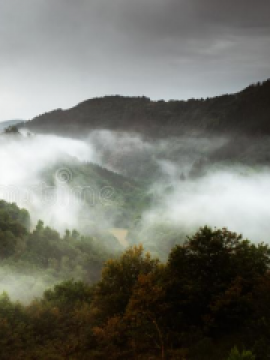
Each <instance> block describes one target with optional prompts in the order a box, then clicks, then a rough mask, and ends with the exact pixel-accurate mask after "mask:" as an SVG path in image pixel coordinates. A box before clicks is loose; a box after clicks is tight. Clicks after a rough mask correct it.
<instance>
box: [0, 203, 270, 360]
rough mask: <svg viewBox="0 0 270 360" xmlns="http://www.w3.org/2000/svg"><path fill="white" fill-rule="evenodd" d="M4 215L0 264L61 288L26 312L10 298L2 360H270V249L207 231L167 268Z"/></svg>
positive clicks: (0, 314) (0, 310)
mask: <svg viewBox="0 0 270 360" xmlns="http://www.w3.org/2000/svg"><path fill="white" fill-rule="evenodd" d="M0 208H1V212H0V229H1V265H2V266H5V265H6V266H7V264H9V266H10V267H13V268H15V267H16V268H17V270H19V271H23V269H27V268H28V270H27V271H31V272H32V274H33V275H34V276H35V272H37V271H38V268H37V267H39V268H40V270H41V269H42V272H43V273H44V274H48V275H47V276H51V277H54V279H55V286H54V287H52V288H51V289H50V290H46V291H45V292H44V294H43V296H42V297H40V298H37V299H36V300H33V301H31V302H28V303H25V302H24V303H20V302H18V301H16V302H15V301H12V300H11V299H10V297H9V295H8V294H7V293H3V294H2V296H1V298H0V324H1V326H0V332H1V340H0V344H1V346H0V358H1V359H3V360H4V359H13V360H16V359H41V360H42V359H44V360H45V359H46V360H47V359H59V360H60V359H181V360H184V359H185V360H189V359H190V360H204V359H205V360H206V359H207V360H216V359H220V360H223V359H224V360H240V359H245V360H254V359H256V360H264V359H265V360H266V359H268V355H269V351H270V348H269V331H270V312H269V294H270V276H269V263H270V250H269V248H268V246H267V245H264V244H257V245H256V244H253V243H251V242H250V241H249V240H246V239H243V238H242V237H241V236H240V235H238V234H236V233H234V232H230V231H229V230H227V229H220V230H219V229H211V228H209V227H203V228H201V229H200V230H198V232H197V233H196V234H195V235H193V236H191V237H189V238H187V239H186V241H185V242H184V243H183V244H182V245H177V246H175V247H173V248H172V249H171V251H170V253H169V256H168V259H167V260H166V261H164V262H161V261H160V260H159V259H158V258H154V257H153V256H151V255H150V254H149V253H146V252H144V250H143V248H142V246H134V247H130V248H128V249H127V250H126V251H125V252H123V253H122V254H118V255H117V254H114V255H112V254H109V253H108V252H106V251H105V250H102V248H101V247H100V244H98V245H97V243H95V241H94V240H93V239H91V238H85V237H82V236H80V235H79V233H78V232H76V231H73V232H69V231H67V232H66V234H65V236H64V237H60V235H59V234H58V233H57V232H56V231H54V230H52V229H50V228H47V227H45V226H44V224H43V223H42V222H39V223H38V225H37V226H36V228H35V229H34V230H33V231H32V232H31V231H29V228H28V225H29V215H28V213H27V211H25V210H21V209H19V208H18V207H17V206H16V205H15V204H8V203H5V202H3V201H2V202H1V203H0ZM3 239H4V241H3ZM29 269H30V270H29ZM101 269H102V272H101ZM24 271H26V270H24ZM61 275H62V276H64V278H65V279H66V280H65V281H64V282H61V281H59V279H60V278H61ZM75 278H76V279H77V280H76V279H75ZM57 279H58V282H57ZM79 279H80V280H79Z"/></svg>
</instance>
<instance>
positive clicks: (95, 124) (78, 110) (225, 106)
mask: <svg viewBox="0 0 270 360" xmlns="http://www.w3.org/2000/svg"><path fill="white" fill-rule="evenodd" d="M269 97H270V80H267V81H265V82H262V83H258V84H254V85H251V86H249V87H248V88H246V89H244V90H243V91H241V92H239V93H236V94H226V95H222V96H218V97H215V98H207V99H190V100H188V101H178V100H171V101H163V100H160V101H151V100H150V99H149V98H146V97H137V98H136V97H122V96H106V97H104V98H96V99H91V100H87V101H84V102H82V103H80V104H78V105H77V106H75V107H74V108H71V109H68V110H62V109H57V110H55V111H52V112H48V113H45V114H42V115H40V116H38V117H36V118H34V119H33V120H31V121H30V122H27V123H26V125H25V126H26V127H27V128H29V129H31V130H33V131H37V132H43V133H58V134H61V135H70V136H84V135H85V132H86V131H88V132H89V131H90V130H93V129H109V130H121V131H136V132H140V133H143V134H146V135H149V136H151V137H153V136H154V137H155V136H171V135H173V136H175V135H183V134H185V133H186V132H189V134H190V132H191V131H193V132H195V133H196V132H200V133H203V132H207V133H208V134H209V133H214V134H219V133H222V134H225V133H226V134H238V135H252V136H254V135H257V136H258V135H269V134H270V125H269V118H270V103H269Z"/></svg>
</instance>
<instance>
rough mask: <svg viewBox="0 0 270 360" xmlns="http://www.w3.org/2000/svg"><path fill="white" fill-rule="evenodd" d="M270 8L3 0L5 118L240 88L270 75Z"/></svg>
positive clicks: (0, 108) (197, 2)
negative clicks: (90, 101) (106, 98)
mask: <svg viewBox="0 0 270 360" xmlns="http://www.w3.org/2000/svg"><path fill="white" fill-rule="evenodd" d="M269 10H270V3H269V1H267V0H256V1H255V0H237V1H232V0H229V1H217V0H77V1H76V2H75V1H71V0H25V1H23V2H22V1H20V0H9V1H5V0H0V76H1V84H0V99H1V98H2V101H1V102H0V120H1V119H2V120H4V119H5V118H7V117H26V118H30V117H32V116H34V115H36V114H37V113H40V112H43V111H46V110H50V109H53V108H55V107H70V106H72V105H75V104H76V103H77V102H78V101H81V100H83V99H86V98H89V97H92V96H101V95H105V94H115V93H120V94H123V95H142V94H145V95H148V96H150V97H152V98H165V99H168V98H188V97H197V96H211V95H215V94H220V93H224V92H230V91H236V90H238V89H239V90H240V89H241V88H242V87H244V86H245V85H248V84H249V83H251V82H253V81H258V80H262V79H265V78H267V77H268V74H269V70H270V66H269V62H268V59H269V56H270V50H269V49H270V46H269V32H270V21H269V19H268V14H269V13H270V11H269ZM255 65H256V66H255Z"/></svg>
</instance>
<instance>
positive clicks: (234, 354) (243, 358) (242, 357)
mask: <svg viewBox="0 0 270 360" xmlns="http://www.w3.org/2000/svg"><path fill="white" fill-rule="evenodd" d="M228 360H255V356H254V355H253V354H252V352H251V351H245V350H244V351H243V352H242V353H241V352H240V351H239V350H238V349H237V347H234V348H233V349H232V350H231V353H230V355H229V357H228Z"/></svg>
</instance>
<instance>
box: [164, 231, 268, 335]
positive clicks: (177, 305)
mask: <svg viewBox="0 0 270 360" xmlns="http://www.w3.org/2000/svg"><path fill="white" fill-rule="evenodd" d="M268 265H269V248H268V246H267V245H264V244H258V245H254V244H251V243H250V242H249V241H248V240H243V239H242V236H241V235H237V234H236V233H233V232H230V231H229V230H227V229H222V230H213V229H211V228H209V227H204V228H202V229H200V230H199V231H198V232H197V233H196V234H195V235H194V236H193V237H191V238H188V241H187V242H186V243H185V244H184V245H183V246H176V247H175V248H174V249H173V250H172V251H171V253H170V255H169V260H168V272H169V281H168V287H167V293H168V296H169V297H170V301H171V306H172V312H173V313H174V314H178V316H179V321H180V318H181V319H182V320H183V322H184V323H185V324H186V325H188V324H189V325H191V324H192V325H200V326H205V325H206V326H207V327H209V326H210V327H211V326H215V327H219V328H220V329H221V328H223V329H225V328H226V327H228V329H230V330H232V328H233V327H234V326H236V327H237V326H238V325H239V324H240V323H241V321H242V320H243V318H244V315H246V313H247V311H249V308H248V295H249V294H250V293H251V292H252V289H253V288H254V286H255V283H256V280H257V279H258V277H260V276H263V275H264V274H265V273H266V272H267V270H268ZM226 308H230V310H229V311H226ZM232 309H234V310H235V313H234V316H233V319H234V320H233V321H232V319H231V321H230V320H229V318H228V314H232V312H233V310H232ZM173 320H174V319H173ZM215 333H217V331H215Z"/></svg>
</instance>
